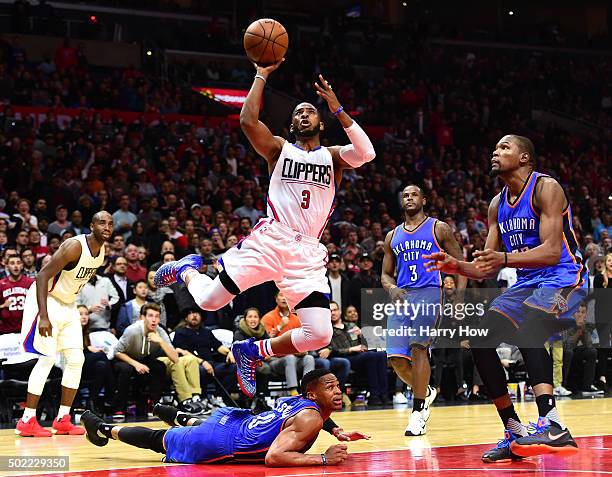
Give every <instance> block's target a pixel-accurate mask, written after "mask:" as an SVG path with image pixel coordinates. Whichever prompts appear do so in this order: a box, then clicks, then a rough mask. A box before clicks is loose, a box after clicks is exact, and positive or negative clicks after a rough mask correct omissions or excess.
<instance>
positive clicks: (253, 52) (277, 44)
mask: <svg viewBox="0 0 612 477" xmlns="http://www.w3.org/2000/svg"><path fill="white" fill-rule="evenodd" d="M288 46H289V36H288V35H287V30H285V27H284V26H283V25H281V24H280V23H279V22H277V21H276V20H272V19H271V18H261V19H259V20H255V21H254V22H253V23H251V24H250V25H249V27H248V28H247V29H246V31H245V32H244V50H245V51H246V54H247V56H248V57H249V59H250V60H251V61H254V62H255V63H257V64H258V65H260V66H268V65H272V64H274V63H276V62H277V61H280V60H281V59H282V58H283V57H284V56H285V53H286V52H287V47H288Z"/></svg>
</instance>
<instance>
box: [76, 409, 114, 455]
mask: <svg viewBox="0 0 612 477" xmlns="http://www.w3.org/2000/svg"><path fill="white" fill-rule="evenodd" d="M81 423H82V424H83V426H84V427H85V432H86V434H85V439H87V440H88V441H89V442H91V443H92V444H93V445H95V446H98V447H103V446H105V445H106V444H108V437H106V436H105V435H103V434H101V433H99V432H98V429H100V426H101V425H102V424H105V422H104V420H103V419H102V418H100V417H98V416H96V415H95V414H94V413H93V412H91V411H85V412H84V413H83V415H82V416H81Z"/></svg>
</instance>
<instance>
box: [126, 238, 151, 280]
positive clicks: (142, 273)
mask: <svg viewBox="0 0 612 477" xmlns="http://www.w3.org/2000/svg"><path fill="white" fill-rule="evenodd" d="M125 259H126V260H127V262H128V267H127V271H126V274H125V276H126V277H127V279H128V280H129V281H131V282H132V283H136V282H137V281H139V280H146V279H147V269H146V268H145V267H143V266H142V264H141V263H140V260H138V247H137V246H136V245H134V244H133V243H131V244H129V245H128V246H127V247H125Z"/></svg>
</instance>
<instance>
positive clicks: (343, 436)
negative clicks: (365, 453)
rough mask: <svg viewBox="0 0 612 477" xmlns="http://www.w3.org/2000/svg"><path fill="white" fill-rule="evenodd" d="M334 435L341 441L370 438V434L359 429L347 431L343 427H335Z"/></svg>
mask: <svg viewBox="0 0 612 477" xmlns="http://www.w3.org/2000/svg"><path fill="white" fill-rule="evenodd" d="M334 437H335V438H336V439H338V440H339V441H344V442H350V441H359V440H361V439H365V440H370V436H368V435H367V434H363V433H361V432H359V431H345V430H344V429H342V428H341V427H336V428H335V429H334Z"/></svg>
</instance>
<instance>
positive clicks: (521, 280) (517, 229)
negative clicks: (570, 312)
mask: <svg viewBox="0 0 612 477" xmlns="http://www.w3.org/2000/svg"><path fill="white" fill-rule="evenodd" d="M540 177H548V176H547V175H545V174H540V173H539V172H532V173H531V174H530V176H529V178H528V179H527V182H526V184H525V186H524V187H523V190H522V191H521V193H520V195H519V196H518V198H517V199H516V200H515V201H514V203H513V204H511V203H510V200H509V197H508V187H504V188H503V189H502V192H501V194H500V199H499V206H498V209H497V223H498V226H499V231H500V234H501V238H502V241H503V243H504V247H505V249H506V250H507V251H508V252H513V253H517V252H525V251H527V250H529V249H532V248H535V247H537V246H538V245H541V244H542V242H541V241H540V213H539V211H538V210H536V208H535V206H534V203H533V196H534V194H535V188H536V184H537V182H538V178H540ZM585 270H586V269H585V268H584V267H583V265H582V256H581V255H580V251H579V250H578V243H577V240H576V236H575V235H574V228H573V226H572V209H571V206H570V205H569V199H568V205H567V208H566V209H565V210H564V212H563V247H562V249H561V257H560V258H559V263H558V264H557V265H552V266H547V267H541V268H517V269H516V274H517V278H518V281H517V283H516V284H515V285H514V287H521V286H533V281H539V280H541V279H543V278H546V279H550V278H551V277H555V276H558V277H559V282H558V284H559V287H565V286H572V285H579V284H581V282H582V281H583V279H584V272H585Z"/></svg>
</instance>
